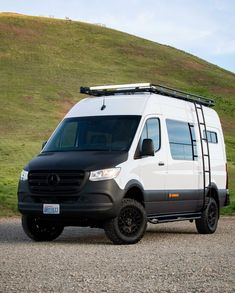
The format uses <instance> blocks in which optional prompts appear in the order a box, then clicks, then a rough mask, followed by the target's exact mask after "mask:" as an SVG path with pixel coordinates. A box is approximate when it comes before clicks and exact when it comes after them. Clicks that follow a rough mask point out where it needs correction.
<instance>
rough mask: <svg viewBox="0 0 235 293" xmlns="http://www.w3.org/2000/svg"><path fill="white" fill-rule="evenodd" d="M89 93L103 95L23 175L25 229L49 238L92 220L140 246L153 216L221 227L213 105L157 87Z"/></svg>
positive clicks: (220, 150) (115, 237)
mask: <svg viewBox="0 0 235 293" xmlns="http://www.w3.org/2000/svg"><path fill="white" fill-rule="evenodd" d="M81 93H84V94H88V95H90V96H95V97H88V98H86V99H83V100H81V101H80V102H79V103H77V104H76V105H75V106H74V107H73V108H72V109H71V110H70V111H69V112H68V114H67V115H66V116H65V118H64V119H63V120H62V122H61V123H60V124H59V126H58V127H57V129H56V130H55V131H54V133H53V134H52V136H51V137H50V139H49V140H48V141H47V142H46V144H45V145H44V146H43V149H42V151H41V153H40V154H39V155H38V156H37V157H35V158H34V159H33V160H32V161H30V162H29V164H28V165H27V166H26V167H25V168H24V170H23V171H22V173H21V177H20V182H19V188H18V206H19V210H20V212H21V213H22V225H23V228H24V231H25V232H26V234H27V235H28V236H29V237H30V238H32V239H34V240H36V241H49V240H53V239H55V238H56V237H58V236H59V235H60V234H61V233H62V231H63V228H64V227H65V226H71V225H72V226H90V227H99V228H104V230H105V232H106V235H107V236H108V238H109V239H111V241H112V242H113V243H116V244H133V243H136V242H138V241H139V240H140V239H141V238H142V237H143V235H144V232H145V230H146V226H147V222H150V223H163V222H172V221H181V220H190V221H193V220H195V223H196V228H197V230H198V232H199V233H203V234H210V233H214V232H215V230H216V228H217V222H218V219H219V210H220V208H221V207H223V206H225V205H228V204H229V192H228V179H227V170H226V154H225V145H224V139H223V132H222V128H221V124H220V120H219V117H218V115H217V113H216V112H215V111H214V110H213V109H211V107H212V106H213V104H214V103H213V101H212V100H209V99H205V98H203V97H200V96H196V95H193V94H188V93H185V92H182V91H178V90H175V89H171V88H167V87H164V86H160V85H152V84H148V83H142V84H128V85H117V86H100V87H86V88H83V87H82V88H81Z"/></svg>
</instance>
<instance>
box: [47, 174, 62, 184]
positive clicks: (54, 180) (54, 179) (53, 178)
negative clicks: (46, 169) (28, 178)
mask: <svg viewBox="0 0 235 293" xmlns="http://www.w3.org/2000/svg"><path fill="white" fill-rule="evenodd" d="M47 182H48V185H50V186H56V185H58V184H59V182H60V177H59V175H57V174H54V173H53V174H50V175H48V177H47Z"/></svg>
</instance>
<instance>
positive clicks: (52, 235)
mask: <svg viewBox="0 0 235 293" xmlns="http://www.w3.org/2000/svg"><path fill="white" fill-rule="evenodd" d="M22 227H23V229H24V232H25V234H26V235H27V236H28V237H29V238H31V239H33V240H34V241H52V240H54V239H56V238H57V237H59V236H60V234H61V233H62V232H63V230H64V227H63V226H62V225H61V224H57V223H55V222H49V221H45V220H42V219H40V217H35V216H28V215H23V216H22Z"/></svg>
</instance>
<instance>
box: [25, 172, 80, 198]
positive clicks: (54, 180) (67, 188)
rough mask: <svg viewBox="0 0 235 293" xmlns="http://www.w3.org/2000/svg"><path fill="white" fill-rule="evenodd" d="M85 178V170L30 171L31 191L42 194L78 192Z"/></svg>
mask: <svg viewBox="0 0 235 293" xmlns="http://www.w3.org/2000/svg"><path fill="white" fill-rule="evenodd" d="M84 180H85V172H84V171H61V170H59V171H57V170H55V171H30V172H29V177H28V181H29V188H30V190H31V192H32V193H40V194H68V193H76V192H78V191H79V190H80V188H81V185H82V184H83V182H84Z"/></svg>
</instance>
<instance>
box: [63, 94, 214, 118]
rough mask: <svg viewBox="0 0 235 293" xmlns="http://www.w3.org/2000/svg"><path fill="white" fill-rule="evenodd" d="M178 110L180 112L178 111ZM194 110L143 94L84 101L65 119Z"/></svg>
mask: <svg viewBox="0 0 235 293" xmlns="http://www.w3.org/2000/svg"><path fill="white" fill-rule="evenodd" d="M176 109H178V110H177V111H176ZM194 109H195V107H194V104H193V103H192V102H188V101H185V100H180V99H174V98H172V97H167V96H162V95H159V94H156V93H149V92H144V93H143V92H142V93H135V94H134V95H133V94H115V95H112V96H101V97H88V98H85V99H82V100H81V101H80V102H78V103H77V104H76V105H75V106H74V107H73V108H72V109H71V110H70V111H69V112H68V114H67V115H66V116H65V118H70V117H85V116H86V117H87V116H106V115H110V116H111V115H140V116H142V115H151V114H160V115H161V114H162V113H166V112H171V113H173V114H172V115H180V113H181V111H183V112H184V113H185V111H186V112H187V111H191V110H194ZM205 110H206V113H207V115H212V116H214V115H217V114H215V113H216V112H215V111H214V110H213V109H210V108H209V107H205ZM182 118H183V117H182Z"/></svg>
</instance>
